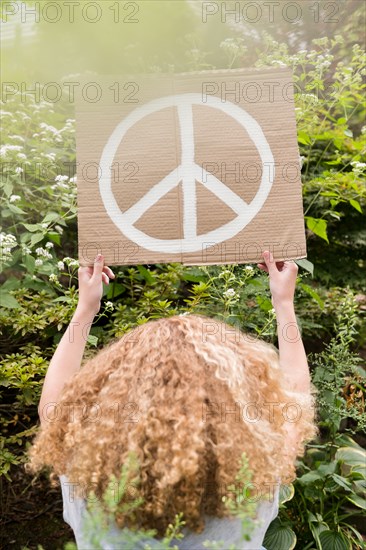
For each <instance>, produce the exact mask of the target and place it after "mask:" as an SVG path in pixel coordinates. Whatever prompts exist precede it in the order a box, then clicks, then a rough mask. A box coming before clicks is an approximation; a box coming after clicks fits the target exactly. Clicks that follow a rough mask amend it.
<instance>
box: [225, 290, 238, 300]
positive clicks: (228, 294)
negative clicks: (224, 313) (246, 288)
mask: <svg viewBox="0 0 366 550" xmlns="http://www.w3.org/2000/svg"><path fill="white" fill-rule="evenodd" d="M224 296H225V298H234V296H236V292H235V290H234V289H233V288H228V289H227V290H225V292H224Z"/></svg>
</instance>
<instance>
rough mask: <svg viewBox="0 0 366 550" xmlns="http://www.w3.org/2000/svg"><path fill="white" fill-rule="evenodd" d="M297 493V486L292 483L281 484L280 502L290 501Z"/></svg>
mask: <svg viewBox="0 0 366 550" xmlns="http://www.w3.org/2000/svg"><path fill="white" fill-rule="evenodd" d="M294 494H295V487H294V486H293V484H292V483H290V484H289V485H281V486H280V494H279V502H280V504H284V502H288V501H289V500H291V499H292V498H293V496H294Z"/></svg>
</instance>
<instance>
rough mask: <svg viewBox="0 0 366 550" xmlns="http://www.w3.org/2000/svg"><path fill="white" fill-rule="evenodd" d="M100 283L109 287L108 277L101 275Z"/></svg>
mask: <svg viewBox="0 0 366 550" xmlns="http://www.w3.org/2000/svg"><path fill="white" fill-rule="evenodd" d="M102 281H103V283H105V284H106V285H109V277H108V275H107V274H106V273H102Z"/></svg>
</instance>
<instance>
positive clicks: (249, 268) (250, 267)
mask: <svg viewBox="0 0 366 550" xmlns="http://www.w3.org/2000/svg"><path fill="white" fill-rule="evenodd" d="M245 271H254V269H253V267H252V266H251V265H246V266H245Z"/></svg>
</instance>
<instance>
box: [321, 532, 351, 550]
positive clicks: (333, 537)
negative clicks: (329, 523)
mask: <svg viewBox="0 0 366 550" xmlns="http://www.w3.org/2000/svg"><path fill="white" fill-rule="evenodd" d="M319 540H320V543H321V545H322V547H323V550H352V546H351V542H350V541H347V539H346V538H345V537H344V535H342V533H337V532H335V531H330V530H327V531H322V532H321V533H320V535H319Z"/></svg>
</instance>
